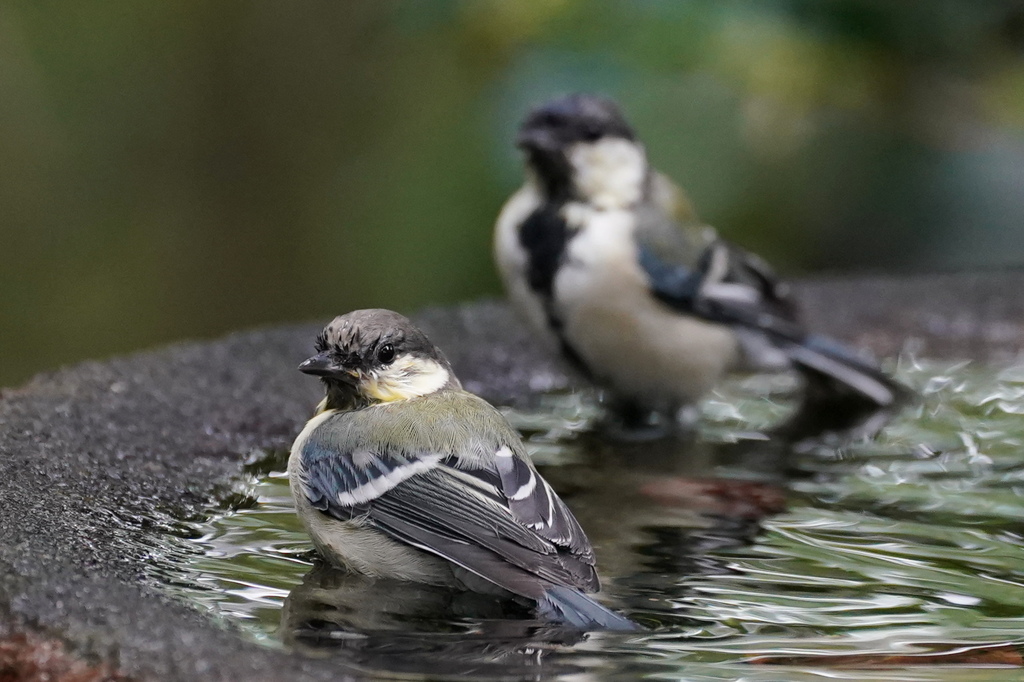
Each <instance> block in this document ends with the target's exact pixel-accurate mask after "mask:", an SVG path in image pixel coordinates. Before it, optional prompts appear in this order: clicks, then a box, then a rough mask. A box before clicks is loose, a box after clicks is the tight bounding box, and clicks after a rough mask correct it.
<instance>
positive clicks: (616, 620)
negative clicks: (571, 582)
mask: <svg viewBox="0 0 1024 682" xmlns="http://www.w3.org/2000/svg"><path fill="white" fill-rule="evenodd" d="M538 605H539V607H540V610H541V612H542V613H543V614H544V615H547V616H551V617H553V618H557V619H558V620H561V621H564V622H566V623H568V624H569V625H572V626H573V627H577V628H579V629H580V630H619V631H636V630H642V629H643V628H641V627H640V626H639V625H637V624H636V623H634V622H633V621H631V620H630V619H629V618H626V617H625V616H620V615H619V614H617V613H615V612H614V611H612V610H610V609H607V608H605V607H604V606H601V605H600V604H598V603H597V602H596V601H594V600H593V599H591V598H590V597H588V596H587V595H585V594H583V593H582V592H580V591H579V590H576V589H573V588H571V587H557V586H553V587H549V588H547V590H545V591H544V597H543V598H542V599H540V600H539V602H538Z"/></svg>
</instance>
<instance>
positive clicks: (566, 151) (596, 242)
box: [494, 94, 905, 437]
mask: <svg viewBox="0 0 1024 682" xmlns="http://www.w3.org/2000/svg"><path fill="white" fill-rule="evenodd" d="M517 144H518V146H519V147H520V148H521V149H522V150H523V151H524V154H525V161H526V182H525V184H524V185H523V186H522V188H520V189H519V191H517V192H516V193H515V194H514V195H513V196H512V197H511V198H510V199H509V200H508V202H507V203H506V204H505V206H504V208H503V209H502V211H501V214H500V216H499V218H498V221H497V226H496V232H495V242H494V249H495V259H496V261H497V265H498V270H499V272H500V274H501V277H502V280H503V282H504V285H505V289H506V291H507V292H508V294H509V297H510V298H511V300H512V302H513V304H514V305H515V306H516V308H517V309H518V310H519V311H520V313H521V314H522V316H523V317H524V318H525V319H526V320H527V321H528V323H529V324H530V325H531V326H532V327H533V328H534V329H535V330H536V331H537V332H538V333H540V334H541V335H542V336H543V337H545V338H546V339H547V340H548V343H549V345H550V346H551V347H552V348H555V349H557V350H559V351H560V352H561V353H562V355H563V356H564V357H565V358H566V359H567V360H569V362H570V363H571V364H572V365H574V366H575V367H576V368H577V369H578V370H579V371H580V372H582V373H583V374H584V375H586V376H587V377H589V378H591V379H592V380H594V381H595V382H596V383H598V384H599V385H601V386H604V387H605V388H607V389H609V391H610V393H611V395H612V403H613V412H614V414H615V415H616V416H617V417H618V418H619V419H620V420H621V426H624V427H625V428H627V429H629V430H632V431H634V432H635V431H636V430H637V429H638V428H641V427H643V428H647V427H654V428H656V429H658V430H662V429H664V428H665V427H671V426H679V425H682V426H687V425H689V424H691V423H692V421H693V419H694V414H695V412H694V410H693V406H694V405H695V403H696V402H697V401H699V400H700V399H701V398H702V397H703V396H705V395H706V394H707V393H708V392H709V391H710V390H711V389H712V388H713V387H714V386H715V385H716V384H717V383H718V382H719V381H720V380H721V379H722V377H723V375H724V374H725V373H726V372H727V371H729V370H732V369H739V368H752V369H769V370H777V369H784V368H786V367H793V368H795V369H797V370H798V371H799V372H800V374H801V375H802V377H803V380H804V381H803V383H804V399H803V403H802V405H801V408H800V409H799V410H798V411H797V412H796V414H795V416H794V417H793V418H792V419H791V420H790V421H789V422H788V424H787V425H786V426H785V427H783V430H784V431H787V432H790V433H792V434H794V435H799V436H801V437H803V436H806V435H816V434H817V433H820V432H822V431H826V430H829V431H832V430H843V429H847V428H850V427H852V426H856V425H861V424H862V423H863V422H864V420H865V418H866V417H868V416H870V415H873V414H877V413H878V412H879V411H881V410H886V409H888V408H892V407H894V406H895V405H896V404H897V403H898V402H900V400H901V398H902V397H903V396H904V394H905V389H903V388H902V387H901V386H900V385H899V384H898V383H897V382H895V381H894V380H893V379H891V378H890V377H888V376H887V375H886V374H885V373H883V372H882V371H881V370H880V369H879V368H878V366H877V365H876V364H875V363H873V362H872V361H870V360H867V359H864V358H863V357H861V356H859V355H857V354H856V353H855V352H854V351H853V350H852V349H850V348H847V347H845V346H843V345H842V344H840V343H838V342H836V341H834V340H831V339H828V338H825V337H821V336H816V335H814V334H811V333H809V332H808V331H807V330H805V329H804V328H803V326H802V325H801V323H800V319H799V315H798V311H797V307H796V304H795V302H794V301H793V300H792V299H791V298H790V296H789V292H788V290H787V288H786V286H785V285H784V284H783V283H781V282H780V281H779V280H778V279H777V278H776V276H775V274H774V272H773V271H772V269H771V268H770V267H769V266H768V264H767V263H765V261H763V260H762V259H761V258H759V257H758V256H756V255H754V254H751V253H749V252H746V251H744V250H743V249H741V248H739V247H737V246H735V245H733V244H730V243H729V242H727V241H725V240H723V239H721V238H719V237H718V236H717V234H716V233H715V231H714V230H713V229H711V228H710V227H708V226H706V225H703V224H702V223H701V222H700V221H699V220H698V219H697V216H696V214H695V212H694V210H693V207H692V206H691V205H690V202H689V201H688V199H687V198H686V196H685V195H684V194H683V193H682V191H681V190H679V189H678V188H676V187H675V186H674V185H673V184H672V182H671V181H670V180H668V179H667V178H666V177H664V176H663V175H661V174H660V173H658V172H657V171H655V170H654V169H652V168H651V167H650V165H649V164H648V161H647V154H646V150H645V148H644V146H643V144H642V143H641V142H640V141H639V140H638V139H637V136H636V134H635V133H634V131H633V129H632V128H631V127H630V125H629V124H628V123H627V122H626V120H625V118H624V117H623V116H622V114H621V113H620V111H619V108H618V107H617V105H616V104H615V103H614V102H612V101H611V100H609V99H605V98H602V97H598V96H594V95H588V94H574V95H569V96H566V97H561V98H558V99H554V100H551V101H549V102H547V103H546V104H543V105H541V106H539V107H537V108H536V109H534V110H533V111H532V112H530V114H529V115H528V116H527V117H526V120H525V121H524V122H523V124H522V127H521V128H520V131H519V136H518V138H517Z"/></svg>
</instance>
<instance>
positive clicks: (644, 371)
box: [554, 203, 738, 405]
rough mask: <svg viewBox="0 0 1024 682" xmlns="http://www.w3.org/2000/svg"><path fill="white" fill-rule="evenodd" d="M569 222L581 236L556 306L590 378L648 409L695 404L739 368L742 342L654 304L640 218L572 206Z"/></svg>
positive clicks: (568, 259) (569, 255) (558, 283)
mask: <svg viewBox="0 0 1024 682" xmlns="http://www.w3.org/2000/svg"><path fill="white" fill-rule="evenodd" d="M564 216H565V218H566V220H567V222H568V223H569V225H570V226H573V227H575V229H576V231H575V234H574V236H573V237H572V239H571V240H570V241H569V243H568V246H567V249H566V253H565V259H564V263H563V266H562V268H561V269H560V270H559V271H558V274H557V277H556V279H555V286H554V298H555V304H556V309H557V313H558V315H559V317H560V318H561V320H562V322H563V325H564V333H565V336H566V338H567V340H568V341H569V343H570V344H571V345H572V347H573V348H574V350H576V352H577V353H579V354H580V355H581V356H582V358H583V359H584V361H585V362H586V363H587V365H588V366H589V367H590V369H591V371H592V372H593V373H594V374H595V375H596V376H598V377H601V378H602V379H603V380H604V381H606V382H607V383H609V384H611V385H612V386H613V387H614V388H615V389H616V390H617V392H619V393H620V394H625V395H627V396H630V397H634V398H636V399H639V400H641V401H642V402H645V403H659V404H666V405H676V404H681V403H689V402H692V401H694V400H696V399H697V398H699V397H700V396H701V395H702V394H703V393H705V392H707V391H708V390H710V388H711V387H712V386H713V385H714V383H715V382H716V381H718V379H719V377H720V376H721V374H722V373H723V372H724V371H725V370H726V369H727V368H728V366H729V365H731V364H732V363H734V362H735V360H736V355H737V352H738V348H737V343H736V340H735V337H734V336H733V334H732V333H731V331H730V330H729V329H728V328H727V327H724V326H722V325H717V324H711V323H708V322H704V321H702V320H699V319H697V318H694V317H690V316H686V315H681V314H679V313H678V312H676V311H674V310H672V309H670V308H668V307H667V306H666V305H664V304H663V303H661V302H660V301H658V300H657V299H656V298H654V296H653V295H652V294H651V292H650V285H649V282H648V278H647V275H646V273H645V272H644V271H643V270H642V269H641V267H640V265H639V261H638V253H637V246H636V240H635V239H634V234H633V231H634V229H635V216H634V213H633V212H632V211H629V210H610V211H600V210H594V209H593V208H591V207H589V206H587V205H585V204H577V203H570V204H567V205H566V207H565V210H564Z"/></svg>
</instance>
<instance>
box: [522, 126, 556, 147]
mask: <svg viewBox="0 0 1024 682" xmlns="http://www.w3.org/2000/svg"><path fill="white" fill-rule="evenodd" d="M516 146H517V147H519V148H520V149H525V150H527V151H537V152H548V153H550V152H556V151H558V148H559V142H558V140H557V139H556V138H555V136H554V135H552V134H551V131H550V130H545V129H544V128H532V127H531V128H524V129H522V130H520V131H519V135H517V136H516Z"/></svg>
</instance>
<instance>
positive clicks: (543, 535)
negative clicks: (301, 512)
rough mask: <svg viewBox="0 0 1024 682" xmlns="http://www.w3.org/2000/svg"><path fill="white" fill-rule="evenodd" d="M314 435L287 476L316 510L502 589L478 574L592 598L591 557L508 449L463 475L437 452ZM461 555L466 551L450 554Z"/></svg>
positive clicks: (460, 464)
mask: <svg viewBox="0 0 1024 682" xmlns="http://www.w3.org/2000/svg"><path fill="white" fill-rule="evenodd" d="M318 435H319V434H317V433H316V432H314V433H313V434H312V435H311V436H310V438H309V439H308V440H307V441H306V443H305V444H304V445H303V448H302V452H301V461H302V465H301V467H300V468H299V470H298V473H297V475H298V476H299V482H300V485H301V487H302V489H303V491H304V493H305V495H306V498H307V499H308V500H309V502H310V504H312V505H313V506H314V507H315V508H317V509H319V510H320V511H322V512H324V513H326V514H329V515H331V516H333V517H335V518H337V519H339V520H349V519H352V518H357V517H358V518H361V519H365V520H366V521H368V522H370V523H372V524H374V525H376V526H377V527H379V528H380V529H381V530H383V531H384V532H386V533H388V534H390V535H392V536H393V537H395V538H396V539H399V540H402V541H404V542H408V543H409V544H413V545H415V546H417V547H420V548H422V549H425V550H427V551H431V552H433V553H434V554H438V555H440V556H443V557H444V558H446V559H448V560H450V561H452V562H454V563H456V564H459V565H461V566H463V567H464V568H466V569H468V570H470V571H473V572H476V573H478V574H480V575H483V576H484V577H486V578H488V579H491V580H494V581H495V582H498V584H502V585H503V586H506V585H504V583H501V582H499V581H498V580H497V577H500V576H497V577H496V576H495V575H494V572H493V570H490V569H489V568H488V567H489V566H491V565H492V563H493V562H492V560H491V559H493V558H500V559H501V561H502V562H505V563H507V564H511V565H512V566H516V567H518V568H519V569H521V570H525V571H527V572H528V573H530V574H532V575H534V576H536V577H538V578H541V579H543V580H545V581H548V582H551V583H554V584H558V585H569V586H573V587H579V588H581V589H586V590H593V589H597V587H598V581H597V574H596V572H595V570H594V555H593V550H592V548H591V546H590V543H589V542H588V541H587V539H586V536H585V535H584V533H583V531H582V529H580V527H579V524H578V523H577V522H576V520H575V519H574V518H573V516H572V514H571V513H570V512H569V510H568V509H567V508H566V507H565V505H564V504H563V503H562V501H561V500H560V499H559V498H558V496H557V495H556V494H555V493H554V492H553V491H552V490H551V489H550V487H549V486H548V485H547V483H546V482H545V481H544V480H543V479H542V478H541V477H540V475H539V474H537V473H536V471H535V470H534V469H533V467H532V466H530V465H529V464H528V463H527V462H526V461H525V460H524V459H521V458H520V457H517V456H513V455H512V451H511V446H501V447H499V448H496V450H498V455H497V456H496V457H495V458H494V460H493V464H492V463H490V460H489V461H488V464H486V465H476V466H466V464H465V462H464V461H460V460H459V459H458V458H455V457H453V456H451V455H447V456H445V455H442V454H440V453H432V452H424V453H419V454H416V455H415V456H411V455H400V456H396V455H393V454H388V453H389V449H388V448H380V447H378V448H375V449H373V450H367V449H361V448H350V449H349V448H339V447H337V445H338V443H337V441H336V440H335V439H333V438H325V439H322V438H319V437H318ZM441 538H444V542H441V540H440V539H441ZM467 547H471V548H474V549H472V550H469V549H466V551H462V552H459V551H457V550H458V549H460V548H463V549H465V548H467ZM480 549H483V550H486V551H487V554H480V552H479V551H478V550H480ZM482 556H487V557H490V558H489V559H488V561H486V562H483V561H481V560H480V557H482ZM506 587H508V586H506ZM508 589H512V587H508ZM513 591H516V590H513ZM520 593H521V592H520Z"/></svg>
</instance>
